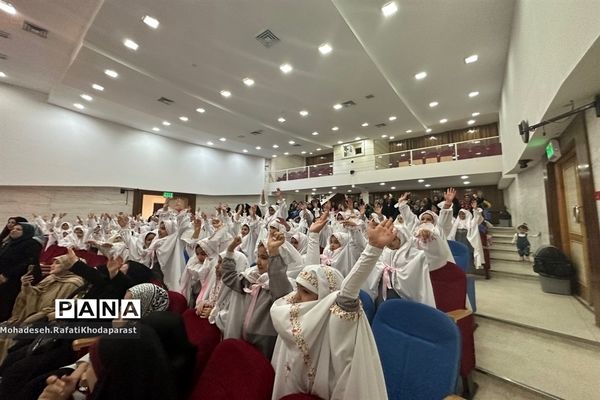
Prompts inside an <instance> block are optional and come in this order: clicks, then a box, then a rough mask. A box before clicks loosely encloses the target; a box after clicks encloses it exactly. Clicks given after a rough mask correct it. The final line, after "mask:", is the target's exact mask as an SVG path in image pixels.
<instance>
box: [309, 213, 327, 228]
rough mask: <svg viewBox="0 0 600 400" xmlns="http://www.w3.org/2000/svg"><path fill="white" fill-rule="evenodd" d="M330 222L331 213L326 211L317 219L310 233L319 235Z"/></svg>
mask: <svg viewBox="0 0 600 400" xmlns="http://www.w3.org/2000/svg"><path fill="white" fill-rule="evenodd" d="M327 222H329V211H324V212H323V214H321V216H320V217H319V218H317V219H316V220H315V221H314V222H313V223H312V224H311V225H310V228H308V231H309V232H314V233H319V232H321V230H323V227H324V226H325V224H327Z"/></svg>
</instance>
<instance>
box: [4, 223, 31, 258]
mask: <svg viewBox="0 0 600 400" xmlns="http://www.w3.org/2000/svg"><path fill="white" fill-rule="evenodd" d="M16 225H21V227H22V228H23V234H22V235H21V237H18V238H16V239H11V238H10V237H8V238H7V239H6V240H5V241H3V242H2V243H1V244H0V255H2V254H3V253H4V252H6V251H7V250H8V248H10V247H12V246H16V245H17V244H19V243H21V242H24V241H26V240H30V239H33V235H34V234H35V227H34V226H33V225H31V224H28V223H26V222H19V223H17V224H16ZM16 225H15V226H16Z"/></svg>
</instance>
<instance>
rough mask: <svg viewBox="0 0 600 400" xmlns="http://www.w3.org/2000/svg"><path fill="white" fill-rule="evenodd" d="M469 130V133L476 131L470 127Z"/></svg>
mask: <svg viewBox="0 0 600 400" xmlns="http://www.w3.org/2000/svg"><path fill="white" fill-rule="evenodd" d="M467 132H469V133H475V129H469V130H468V131H467Z"/></svg>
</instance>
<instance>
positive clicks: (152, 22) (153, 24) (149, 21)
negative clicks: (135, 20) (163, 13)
mask: <svg viewBox="0 0 600 400" xmlns="http://www.w3.org/2000/svg"><path fill="white" fill-rule="evenodd" d="M142 21H143V22H144V23H145V24H146V25H148V26H149V27H150V28H152V29H156V28H158V26H159V25H160V22H159V21H158V20H157V19H156V18H154V17H151V16H149V15H145V16H144V18H142Z"/></svg>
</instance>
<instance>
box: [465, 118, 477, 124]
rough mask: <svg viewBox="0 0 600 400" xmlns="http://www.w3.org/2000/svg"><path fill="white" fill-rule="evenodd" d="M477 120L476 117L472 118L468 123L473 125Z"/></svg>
mask: <svg viewBox="0 0 600 400" xmlns="http://www.w3.org/2000/svg"><path fill="white" fill-rule="evenodd" d="M475 122H477V121H475V120H474V119H470V120H468V121H467V124H469V125H473V124H474V123H475Z"/></svg>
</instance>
